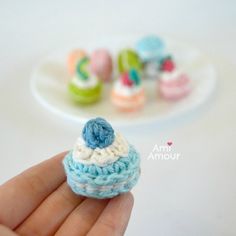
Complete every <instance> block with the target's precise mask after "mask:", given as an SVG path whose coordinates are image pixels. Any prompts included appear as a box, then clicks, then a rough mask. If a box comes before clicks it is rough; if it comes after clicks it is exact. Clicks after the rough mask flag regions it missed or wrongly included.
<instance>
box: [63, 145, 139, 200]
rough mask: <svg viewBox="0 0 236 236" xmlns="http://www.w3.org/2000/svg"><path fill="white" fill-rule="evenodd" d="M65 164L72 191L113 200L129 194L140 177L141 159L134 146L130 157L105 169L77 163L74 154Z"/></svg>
mask: <svg viewBox="0 0 236 236" xmlns="http://www.w3.org/2000/svg"><path fill="white" fill-rule="evenodd" d="M63 164H64V167H65V171H66V174H67V183H68V184H69V186H70V187H71V189H72V191H73V192H74V193H76V194H79V195H83V196H87V197H92V198H99V199H103V198H112V197H114V196H117V195H119V194H120V193H125V192H128V191H130V190H131V189H132V188H133V186H134V185H135V184H136V183H137V181H138V178H139V175H140V167H139V166H140V157H139V154H138V153H137V152H136V151H135V149H134V148H133V147H132V146H130V149H129V154H128V156H126V157H121V158H120V159H119V160H117V161H116V162H114V163H112V164H109V165H107V166H105V167H99V166H96V165H84V164H81V163H79V162H77V163H76V162H75V161H74V160H73V158H72V152H70V153H68V154H67V156H66V157H65V159H64V161H63Z"/></svg>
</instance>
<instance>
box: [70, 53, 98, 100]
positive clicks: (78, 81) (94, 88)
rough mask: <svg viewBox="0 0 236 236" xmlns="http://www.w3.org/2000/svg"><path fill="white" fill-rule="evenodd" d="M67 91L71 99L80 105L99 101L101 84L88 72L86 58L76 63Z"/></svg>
mask: <svg viewBox="0 0 236 236" xmlns="http://www.w3.org/2000/svg"><path fill="white" fill-rule="evenodd" d="M68 89H69V94H70V95H71V97H72V99H73V100H74V101H75V102H78V103H81V104H90V103H94V102H96V101H98V100H99V99H100V96H101V92H102V83H101V81H99V80H98V78H97V76H96V75H94V74H92V73H91V72H90V69H89V58H88V57H83V58H82V59H80V60H79V61H78V62H77V65H76V72H75V75H74V76H73V78H72V80H71V81H70V82H69V86H68Z"/></svg>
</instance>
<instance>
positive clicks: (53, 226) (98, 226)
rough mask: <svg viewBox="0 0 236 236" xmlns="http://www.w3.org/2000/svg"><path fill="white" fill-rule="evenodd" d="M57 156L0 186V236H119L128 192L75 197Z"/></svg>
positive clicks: (129, 199)
mask: <svg viewBox="0 0 236 236" xmlns="http://www.w3.org/2000/svg"><path fill="white" fill-rule="evenodd" d="M65 154H66V153H61V154H59V155H57V156H55V157H53V158H51V159H49V160H46V161H44V162H42V163H40V164H38V165H36V166H34V167H31V168H30V169H28V170H26V171H25V172H23V173H22V174H20V175H18V176H16V177H14V178H13V179H11V180H9V181H8V182H6V183H5V184H3V185H1V186H0V236H2V235H4V236H16V235H22V236H25V235H30V236H32V235H33V236H35V235H37V236H38V235H43V236H44V235H57V236H60V235H62V236H64V235H66V236H73V235H76V236H78V235H86V234H88V235H90V236H93V235H103V236H106V235H123V234H124V232H125V229H126V227H127V224H128V221H129V217H130V214H131V210H132V207H133V197H132V194H131V193H126V194H122V195H120V196H117V197H115V198H113V199H110V200H109V199H105V200H97V199H91V198H85V197H82V196H77V195H75V194H74V193H73V192H72V191H71V190H70V188H69V187H68V185H67V183H66V182H65V180H66V177H65V174H64V170H63V166H62V163H61V162H62V159H63V158H64V156H65Z"/></svg>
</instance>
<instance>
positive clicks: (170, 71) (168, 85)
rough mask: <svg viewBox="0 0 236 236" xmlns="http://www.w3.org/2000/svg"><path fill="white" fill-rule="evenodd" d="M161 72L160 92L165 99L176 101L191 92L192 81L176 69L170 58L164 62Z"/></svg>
mask: <svg viewBox="0 0 236 236" xmlns="http://www.w3.org/2000/svg"><path fill="white" fill-rule="evenodd" d="M160 70H161V73H160V77H159V82H158V83H159V92H160V95H161V96H162V97H163V98H164V99H166V100H172V101H176V100H179V99H181V98H183V97H185V96H187V95H188V94H189V93H190V92H191V90H192V86H191V80H190V79H189V77H188V76H187V75H186V74H185V73H183V72H181V71H180V70H178V69H177V68H176V66H175V63H174V62H173V60H172V58H171V57H170V56H168V57H166V58H165V59H163V60H162V63H161V67H160Z"/></svg>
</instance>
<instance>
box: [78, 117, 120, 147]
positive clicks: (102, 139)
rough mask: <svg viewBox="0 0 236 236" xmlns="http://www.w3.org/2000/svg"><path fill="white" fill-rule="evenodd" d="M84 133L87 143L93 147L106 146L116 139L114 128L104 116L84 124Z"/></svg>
mask: <svg viewBox="0 0 236 236" xmlns="http://www.w3.org/2000/svg"><path fill="white" fill-rule="evenodd" d="M82 135H83V139H84V141H85V143H86V145H87V146H88V147H90V148H92V149H95V148H96V147H99V148H105V147H107V146H109V145H110V144H112V143H113V141H114V139H115V135H114V130H113V128H112V127H111V125H110V124H109V123H108V122H107V121H106V120H104V119H103V118H96V119H92V120H89V121H88V122H87V123H86V124H85V126H84V129H83V133H82Z"/></svg>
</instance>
